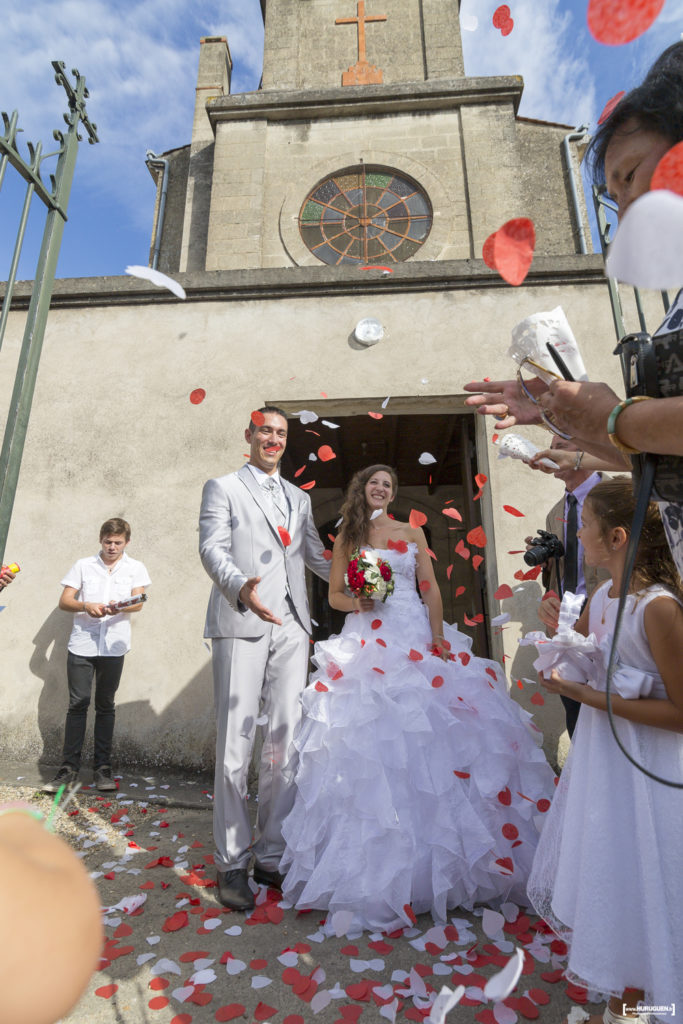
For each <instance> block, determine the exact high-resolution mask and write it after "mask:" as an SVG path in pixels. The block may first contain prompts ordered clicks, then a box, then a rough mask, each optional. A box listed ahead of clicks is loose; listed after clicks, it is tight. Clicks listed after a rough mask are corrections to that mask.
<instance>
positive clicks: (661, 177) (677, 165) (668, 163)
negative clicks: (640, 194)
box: [650, 142, 683, 196]
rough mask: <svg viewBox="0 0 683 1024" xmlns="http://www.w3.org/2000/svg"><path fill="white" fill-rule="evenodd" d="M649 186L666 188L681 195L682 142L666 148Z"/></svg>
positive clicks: (682, 191) (682, 182) (682, 172)
mask: <svg viewBox="0 0 683 1024" xmlns="http://www.w3.org/2000/svg"><path fill="white" fill-rule="evenodd" d="M650 188H651V189H654V188H667V189H668V190H669V192H676V193H677V194H678V195H679V196H683V142H678V143H677V144H676V145H675V146H672V147H671V149H669V150H667V152H666V153H665V154H664V156H663V157H662V159H661V160H660V161H659V163H658V164H657V166H656V167H655V173H654V174H653V175H652V181H651V182H650Z"/></svg>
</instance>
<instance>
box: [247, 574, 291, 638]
mask: <svg viewBox="0 0 683 1024" xmlns="http://www.w3.org/2000/svg"><path fill="white" fill-rule="evenodd" d="M260 582H261V577H260V576H252V577H250V579H248V580H247V582H246V583H245V584H243V586H242V589H241V590H240V601H241V602H242V604H243V605H244V606H245V607H246V608H248V609H249V611H251V612H253V613H254V615H258V617H259V619H263V621H264V622H272V623H273V625H275V626H281V625H282V619H278V617H277V615H273V613H272V612H271V610H270V609H269V608H266V606H265V605H264V604H263V602H262V601H261V598H260V597H259V596H258V591H257V589H256V587H257V586H258V584H259V583H260Z"/></svg>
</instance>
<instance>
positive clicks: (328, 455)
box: [318, 444, 337, 462]
mask: <svg viewBox="0 0 683 1024" xmlns="http://www.w3.org/2000/svg"><path fill="white" fill-rule="evenodd" d="M318 458H319V459H320V461H321V462H330V461H331V460H332V459H336V458H337V456H336V455H335V453H334V452H333V451H332V449H331V448H330V446H329V444H322V445H321V446H320V448H318Z"/></svg>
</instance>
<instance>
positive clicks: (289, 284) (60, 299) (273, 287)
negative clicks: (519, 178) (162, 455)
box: [0, 255, 606, 310]
mask: <svg viewBox="0 0 683 1024" xmlns="http://www.w3.org/2000/svg"><path fill="white" fill-rule="evenodd" d="M173 277H174V278H175V280H177V281H178V282H179V283H180V284H181V285H182V286H183V288H184V289H185V290H186V292H187V300H186V301H187V303H194V302H239V301H258V300H269V299H292V298H306V297H309V296H314V297H319V298H323V297H325V296H339V295H353V294H357V295H375V294H378V293H387V292H388V293H397V292H436V291H460V290H464V289H480V290H484V289H486V290H489V289H492V290H496V289H500V288H509V287H510V285H508V284H506V283H505V281H503V280H502V278H500V277H499V276H498V274H496V273H495V272H494V271H492V270H490V269H489V268H488V267H487V266H486V264H485V263H484V261H483V260H435V261H434V262H433V263H432V262H429V263H410V262H409V263H401V264H398V265H397V266H395V267H394V268H393V272H392V273H389V274H387V273H384V272H382V270H374V269H373V270H365V271H364V270H361V269H360V268H359V267H328V266H323V265H321V266H319V267H277V268H272V269H266V270H213V271H206V272H200V271H192V272H190V273H185V274H180V273H179V274H174V275H173ZM605 283H606V280H605V276H604V266H603V260H602V256H600V255H588V256H580V255H574V256H538V257H536V259H535V260H534V262H533V266H532V268H531V270H530V272H529V274H528V275H527V278H526V280H525V282H524V284H523V285H522V286H521V288H522V289H524V288H537V287H549V286H553V287H554V286H568V287H576V286H580V285H603V286H604V285H605ZM31 288H32V282H30V281H20V282H18V283H17V285H16V288H15V291H14V296H13V300H12V309H16V310H20V309H26V308H27V306H28V303H29V299H30V297H31ZM3 294H4V284H0V298H2V295H3ZM180 301H181V300H179V299H177V298H176V297H175V296H174V295H173V294H172V293H171V292H169V291H167V290H166V289H162V288H155V287H154V286H153V285H151V284H149V283H148V282H146V281H141V280H138V279H137V278H132V277H127V276H125V277H79V278H60V279H58V280H57V281H55V286H54V291H53V293H52V303H51V308H52V309H69V308H79V307H80V308H87V307H97V306H105V307H106V306H140V305H159V304H161V305H167V304H168V303H179V302H180Z"/></svg>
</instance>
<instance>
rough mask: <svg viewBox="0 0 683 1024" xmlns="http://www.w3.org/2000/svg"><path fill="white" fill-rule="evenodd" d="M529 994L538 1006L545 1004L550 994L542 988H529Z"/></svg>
mask: <svg viewBox="0 0 683 1024" xmlns="http://www.w3.org/2000/svg"><path fill="white" fill-rule="evenodd" d="M529 995H530V996H531V998H532V999H533V1001H534V1002H535V1003H537V1004H538V1005H539V1006H547V1005H548V1003H549V1002H550V996H549V995H548V993H547V992H546V990H545V989H544V988H530V989H529Z"/></svg>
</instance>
